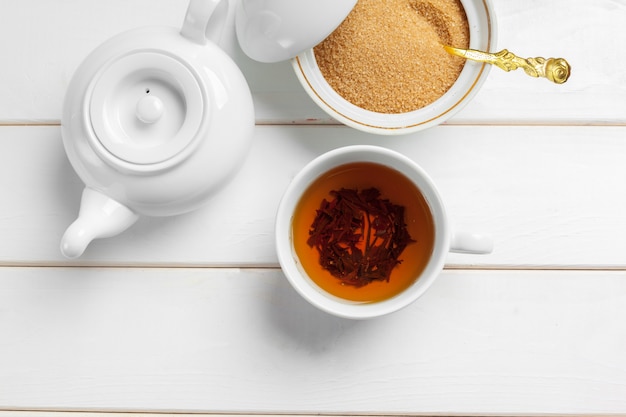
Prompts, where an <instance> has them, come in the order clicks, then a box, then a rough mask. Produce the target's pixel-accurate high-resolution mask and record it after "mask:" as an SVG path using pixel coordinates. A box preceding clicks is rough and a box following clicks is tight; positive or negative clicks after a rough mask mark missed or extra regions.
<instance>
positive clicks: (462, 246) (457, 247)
mask: <svg viewBox="0 0 626 417" xmlns="http://www.w3.org/2000/svg"><path fill="white" fill-rule="evenodd" d="M492 251H493V239H492V238H491V236H487V235H484V234H480V233H468V232H455V233H454V234H453V235H452V240H451V241H450V252H457V253H475V254H487V253H491V252H492Z"/></svg>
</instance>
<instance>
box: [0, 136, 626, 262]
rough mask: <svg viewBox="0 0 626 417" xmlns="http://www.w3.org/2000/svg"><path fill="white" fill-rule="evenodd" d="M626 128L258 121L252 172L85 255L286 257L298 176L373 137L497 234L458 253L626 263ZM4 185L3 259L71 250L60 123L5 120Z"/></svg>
mask: <svg viewBox="0 0 626 417" xmlns="http://www.w3.org/2000/svg"><path fill="white" fill-rule="evenodd" d="M624 138H625V136H624V128H622V127H569V128H556V127H547V126H536V127H521V126H517V127H483V126H472V127H461V126H441V127H438V128H435V129H432V130H430V131H428V132H424V133H423V134H416V135H412V136H407V137H401V138H385V139H384V140H381V139H380V138H379V137H376V136H371V135H365V134H362V133H359V132H356V131H354V130H353V129H348V128H345V127H332V126H325V127H323V126H318V127H297V126H296V127H288V126H282V127H272V126H258V127H257V129H256V131H255V138H254V145H253V148H252V150H251V153H250V155H249V157H248V159H247V161H246V163H245V165H244V167H243V168H242V170H241V172H240V173H239V175H238V176H237V177H236V178H235V179H234V181H233V182H232V183H231V184H230V185H229V186H228V187H227V188H226V189H224V191H222V192H221V193H220V194H218V195H217V196H215V198H214V199H213V200H211V201H210V202H209V203H208V205H207V206H206V207H203V208H201V209H200V210H198V211H196V212H194V213H190V214H187V215H183V216H178V217H171V218H143V219H140V220H139V222H138V223H137V224H135V225H134V226H133V227H132V228H131V229H130V230H128V231H126V232H125V233H124V234H122V235H120V236H118V237H115V238H112V239H103V240H101V241H95V242H94V243H93V244H92V245H91V246H90V247H89V248H88V250H87V252H86V253H85V255H84V257H83V258H81V259H80V260H79V261H77V263H79V264H80V263H82V264H84V265H86V264H89V265H147V266H152V265H170V266H175V265H187V266H189V265H201V266H246V265H247V266H250V265H252V266H254V265H257V266H276V265H277V261H276V255H275V252H274V243H273V240H274V233H273V223H274V216H275V212H276V208H277V206H278V203H279V201H280V198H281V196H282V192H283V190H284V189H285V188H286V186H287V185H288V183H289V181H290V179H291V178H292V177H293V176H294V175H295V174H296V172H298V170H299V169H301V168H302V167H303V166H304V165H305V164H306V163H307V162H308V161H310V160H311V159H313V158H314V157H316V156H317V155H320V154H321V153H323V152H325V151H328V150H330V149H333V148H335V147H338V146H345V145H350V144H358V143H366V144H378V145H382V146H386V147H389V148H392V149H396V150H398V151H400V152H402V153H404V154H406V155H408V156H409V157H411V158H413V159H414V160H415V161H417V162H418V163H419V164H421V165H422V166H423V167H424V168H425V169H426V170H427V172H428V173H429V174H430V175H431V176H432V177H433V179H434V181H435V183H436V184H437V186H438V187H439V189H440V191H441V194H442V197H443V199H444V201H445V203H446V204H447V208H448V212H449V215H450V217H451V218H452V219H453V222H454V223H455V226H456V228H457V229H460V230H470V231H480V232H484V233H489V234H491V235H493V237H494V240H495V251H494V253H493V254H491V255H487V256H472V255H461V254H451V255H450V256H449V259H448V266H449V267H477V268H492V267H493V268H557V269H558V268H583V269H585V268H615V269H624V268H626V263H625V261H626V257H625V256H624V254H625V253H626V241H625V240H624V239H623V237H624V236H626V216H624V213H626V193H624V192H622V191H621V190H623V183H624V179H625V178H626V164H624V161H623V159H624V158H623V156H624V155H625V154H626V140H625V139H624ZM0 187H1V188H2V189H4V190H6V191H5V196H4V199H3V204H2V205H0V230H2V231H3V234H2V237H1V238H0V263H2V264H4V265H24V264H26V265H29V264H38V265H42V264H47V265H50V264H55V265H56V264H65V260H64V258H63V257H62V256H61V254H60V251H59V242H60V238H61V236H62V234H63V231H64V230H65V228H66V227H67V226H68V225H69V224H70V223H71V222H72V221H73V219H74V217H75V216H76V215H77V213H78V205H79V201H80V194H81V190H82V188H83V185H82V183H81V182H80V180H79V179H78V178H77V177H76V175H75V174H74V172H73V170H72V168H71V167H70V165H69V163H68V161H67V159H66V157H65V154H64V151H63V147H62V144H61V141H60V129H59V128H58V127H1V128H0ZM591 249H593V250H591Z"/></svg>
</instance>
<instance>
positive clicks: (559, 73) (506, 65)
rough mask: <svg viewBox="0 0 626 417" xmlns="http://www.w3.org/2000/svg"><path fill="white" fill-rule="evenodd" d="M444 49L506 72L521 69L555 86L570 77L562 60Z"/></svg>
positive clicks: (504, 51)
mask: <svg viewBox="0 0 626 417" xmlns="http://www.w3.org/2000/svg"><path fill="white" fill-rule="evenodd" d="M444 48H445V50H446V51H448V52H449V53H450V54H452V55H457V56H460V57H462V58H466V59H470V60H472V61H479V62H486V63H488V64H493V65H495V66H497V67H499V68H501V69H503V70H505V71H507V72H508V71H513V70H516V69H518V68H522V69H523V70H524V72H526V74H528V75H530V76H531V77H544V78H547V79H548V80H550V81H552V82H554V83H557V84H563V83H564V82H565V81H567V79H568V78H569V76H570V71H571V68H570V65H569V63H568V62H567V61H566V60H564V59H563V58H548V59H545V58H541V57H538V58H520V57H518V56H517V55H515V54H513V53H512V52H509V51H508V50H506V49H503V50H501V51H500V52H496V53H488V52H482V51H477V50H475V49H460V48H454V47H452V46H448V45H444Z"/></svg>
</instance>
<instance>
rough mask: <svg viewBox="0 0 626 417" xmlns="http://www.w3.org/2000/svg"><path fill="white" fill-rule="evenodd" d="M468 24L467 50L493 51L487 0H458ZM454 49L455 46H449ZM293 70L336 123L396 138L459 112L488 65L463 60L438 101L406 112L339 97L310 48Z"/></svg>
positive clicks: (296, 60) (482, 79) (490, 8)
mask: <svg viewBox="0 0 626 417" xmlns="http://www.w3.org/2000/svg"><path fill="white" fill-rule="evenodd" d="M461 3H462V5H463V8H464V9H465V14H466V16H467V20H468V23H469V35H470V39H469V48H470V49H477V50H481V51H493V50H495V48H496V20H495V15H494V11H493V6H492V5H491V1H490V0H461ZM452 46H455V45H452ZM292 64H293V68H294V71H295V73H296V75H297V77H298V79H299V81H300V83H301V84H302V87H303V88H304V90H305V91H306V92H307V93H308V95H309V96H310V97H311V98H312V99H313V101H314V102H315V103H316V104H317V105H318V106H319V107H320V108H322V110H324V111H325V112H326V113H328V114H329V115H330V116H332V117H333V118H334V119H336V120H338V121H339V122H341V123H343V124H345V125H347V126H350V127H353V128H356V129H359V130H363V131H366V132H369V133H375V134H380V135H398V134H406V133H411V132H416V131H419V130H423V129H426V128H429V127H432V126H435V125H438V124H441V123H443V122H444V121H446V120H448V119H449V118H450V117H452V116H453V115H455V114H456V113H457V112H458V111H459V110H461V109H462V108H463V107H464V106H465V105H466V104H467V103H468V102H469V101H470V100H471V99H472V98H473V97H474V96H475V95H476V93H477V92H478V90H479V89H480V87H481V86H482V84H483V83H484V82H485V80H486V79H487V74H488V72H489V67H490V66H489V65H488V64H484V63H477V62H471V61H466V62H465V65H464V67H463V70H462V71H461V73H460V75H459V77H458V78H457V80H456V82H455V83H454V84H453V85H452V87H451V88H450V89H449V90H448V91H447V92H446V93H445V94H444V95H442V96H441V97H440V98H439V99H437V100H436V101H434V102H433V103H431V104H429V105H427V106H425V107H422V108H420V109H417V110H414V111H410V112H406V113H395V114H391V113H378V112H374V111H370V110H366V109H363V108H361V107H358V106H356V105H354V104H352V103H351V102H349V101H348V100H346V99H345V98H343V97H342V96H341V95H339V94H338V93H337V92H336V91H335V90H334V89H333V88H332V87H331V85H330V84H329V83H328V82H327V81H326V79H325V78H324V76H323V75H322V72H321V71H320V68H319V66H318V64H317V62H316V59H315V54H314V52H313V49H309V50H307V51H304V52H302V53H300V54H299V55H298V56H296V57H295V58H294V59H293V60H292Z"/></svg>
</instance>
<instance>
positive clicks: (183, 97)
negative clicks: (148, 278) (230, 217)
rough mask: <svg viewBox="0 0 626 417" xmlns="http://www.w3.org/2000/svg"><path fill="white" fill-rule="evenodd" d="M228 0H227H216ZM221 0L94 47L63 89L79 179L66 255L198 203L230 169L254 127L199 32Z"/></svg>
mask: <svg viewBox="0 0 626 417" xmlns="http://www.w3.org/2000/svg"><path fill="white" fill-rule="evenodd" d="M222 4H224V5H225V4H226V2H222ZM220 6H221V4H220V0H192V1H191V2H190V3H189V8H188V10H187V14H186V17H185V21H184V23H183V27H182V30H180V31H179V30H177V29H175V28H168V27H147V28H142V29H137V30H134V31H130V32H126V33H123V34H120V35H118V36H116V37H114V38H112V39H110V40H109V41H107V42H105V43H104V44H102V45H101V46H100V47H98V48H97V49H96V50H94V51H93V52H92V53H91V54H90V55H89V56H88V57H87V58H86V59H85V61H84V62H83V63H82V64H81V65H80V67H79V68H78V69H77V71H76V73H75V75H74V77H73V78H72V80H71V82H70V85H69V87H68V90H67V94H66V98H65V103H64V109H63V119H62V134H63V143H64V146H65V149H66V152H67V155H68V158H69V160H70V162H71V164H72V166H73V167H74V169H75V170H76V172H77V173H78V175H79V176H80V178H81V179H82V180H83V181H84V182H85V185H86V189H85V192H84V193H83V198H82V203H81V210H80V214H79V218H78V219H77V220H76V221H75V222H74V223H73V224H72V225H71V226H70V227H69V228H68V229H67V231H66V233H65V235H64V236H63V239H62V243H61V249H62V252H63V253H64V255H66V256H68V257H76V256H79V255H80V254H82V253H83V251H84V250H85V248H86V246H87V245H88V244H89V242H90V241H91V240H92V239H95V238H99V237H109V236H112V235H115V234H117V233H119V232H121V231H123V230H125V229H126V228H127V227H129V226H130V225H131V224H132V223H134V221H135V220H136V219H137V217H138V216H139V215H149V216H168V215H175V214H179V213H183V212H187V211H190V210H193V209H196V208H197V207H199V206H200V205H201V204H203V203H204V202H205V201H206V200H207V199H208V198H209V197H211V195H213V194H214V193H215V192H216V191H217V190H219V189H220V188H221V187H223V186H224V185H225V184H226V183H227V182H228V181H229V180H230V178H231V177H233V175H234V174H235V173H236V172H237V171H238V169H239V167H240V166H241V164H242V163H243V160H244V158H245V156H246V154H247V151H248V149H249V147H250V142H251V137H252V130H253V127H254V111H253V106H252V97H251V94H250V91H249V88H248V85H247V83H246V81H245V79H244V77H243V75H242V73H241V71H240V70H239V68H238V67H237V66H236V65H235V63H234V62H233V61H232V60H231V58H230V57H229V56H228V55H226V53H224V51H222V50H221V49H220V48H219V47H218V46H216V45H215V44H214V43H213V42H211V40H209V39H207V38H206V36H205V33H206V29H207V27H208V25H213V24H219V22H217V20H219V19H220V18H221V16H222V15H221V14H220V13H221V10H222V9H223V8H221V7H220Z"/></svg>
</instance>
